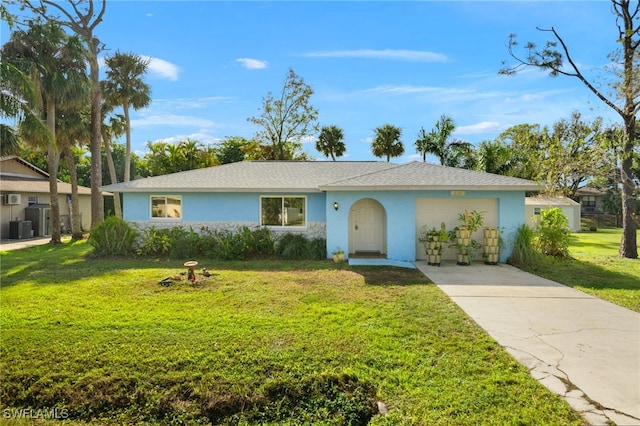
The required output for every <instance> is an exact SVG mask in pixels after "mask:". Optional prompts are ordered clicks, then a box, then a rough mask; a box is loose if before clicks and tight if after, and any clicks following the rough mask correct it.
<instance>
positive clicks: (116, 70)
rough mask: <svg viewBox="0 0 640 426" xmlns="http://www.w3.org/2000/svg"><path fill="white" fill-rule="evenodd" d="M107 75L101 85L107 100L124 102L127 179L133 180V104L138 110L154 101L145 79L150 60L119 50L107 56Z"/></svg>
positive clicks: (108, 102) (122, 105)
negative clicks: (131, 110) (130, 113)
mask: <svg viewBox="0 0 640 426" xmlns="http://www.w3.org/2000/svg"><path fill="white" fill-rule="evenodd" d="M105 63H106V64H107V71H106V75H107V79H106V80H105V81H104V83H103V85H102V89H103V96H104V98H105V102H106V103H107V104H108V105H111V106H116V105H118V106H121V107H122V110H123V113H124V120H125V123H126V127H125V132H126V151H125V157H124V181H125V182H129V180H131V117H130V116H129V110H130V108H133V109H134V110H139V109H141V108H145V107H147V106H149V104H150V103H151V88H150V87H149V85H148V84H147V83H145V82H144V81H143V80H142V77H143V76H144V75H145V74H146V72H147V69H148V67H149V61H148V60H144V59H142V58H141V57H140V56H138V55H135V54H132V53H121V52H116V53H115V54H114V55H113V56H109V57H107V58H105Z"/></svg>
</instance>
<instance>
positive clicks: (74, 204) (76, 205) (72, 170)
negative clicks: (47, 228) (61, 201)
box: [64, 145, 82, 241]
mask: <svg viewBox="0 0 640 426" xmlns="http://www.w3.org/2000/svg"><path fill="white" fill-rule="evenodd" d="M64 155H65V156H66V157H67V165H68V166H69V175H70V177H71V239H72V240H74V241H77V240H82V219H81V216H80V199H79V198H78V172H77V171H76V162H75V160H74V158H73V153H72V152H71V146H69V145H65V146H64Z"/></svg>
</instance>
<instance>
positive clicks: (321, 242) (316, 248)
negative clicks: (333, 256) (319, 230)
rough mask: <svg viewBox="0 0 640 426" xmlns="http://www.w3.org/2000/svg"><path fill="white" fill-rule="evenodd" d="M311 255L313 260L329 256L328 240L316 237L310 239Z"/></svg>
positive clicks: (309, 248)
mask: <svg viewBox="0 0 640 426" xmlns="http://www.w3.org/2000/svg"><path fill="white" fill-rule="evenodd" d="M308 250H309V256H310V258H311V259H312V260H324V259H326V258H327V240H325V239H324V238H314V239H312V240H310V241H309V247H308Z"/></svg>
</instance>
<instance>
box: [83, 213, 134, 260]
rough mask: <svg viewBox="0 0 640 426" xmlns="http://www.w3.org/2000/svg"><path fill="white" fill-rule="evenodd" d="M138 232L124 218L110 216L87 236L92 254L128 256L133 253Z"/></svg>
mask: <svg viewBox="0 0 640 426" xmlns="http://www.w3.org/2000/svg"><path fill="white" fill-rule="evenodd" d="M137 236H138V232H137V231H136V230H135V229H134V228H133V227H132V226H131V225H130V224H129V223H127V222H125V221H124V220H122V219H120V218H118V217H115V216H110V217H108V218H107V219H105V220H104V221H103V222H102V223H101V224H99V225H98V226H96V227H95V228H94V229H93V231H91V235H90V236H89V244H91V246H92V247H93V252H92V254H93V256H96V257H98V256H129V255H131V254H133V253H134V243H135V240H136V238H137Z"/></svg>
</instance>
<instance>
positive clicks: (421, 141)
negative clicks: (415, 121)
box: [415, 127, 431, 163]
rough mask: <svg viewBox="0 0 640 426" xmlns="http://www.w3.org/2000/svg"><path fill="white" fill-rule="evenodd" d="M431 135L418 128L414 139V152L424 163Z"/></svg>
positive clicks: (422, 128)
mask: <svg viewBox="0 0 640 426" xmlns="http://www.w3.org/2000/svg"><path fill="white" fill-rule="evenodd" d="M430 136H431V134H429V133H427V132H426V131H425V130H424V127H421V128H420V131H419V132H418V139H416V143H415V145H416V151H417V152H418V153H419V154H420V155H422V162H423V163H426V162H427V154H428V151H427V146H428V143H429V140H430V139H429V138H430Z"/></svg>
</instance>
